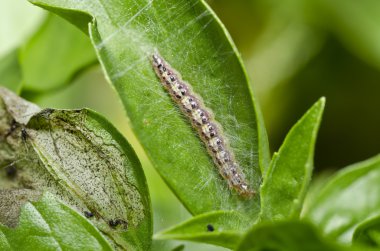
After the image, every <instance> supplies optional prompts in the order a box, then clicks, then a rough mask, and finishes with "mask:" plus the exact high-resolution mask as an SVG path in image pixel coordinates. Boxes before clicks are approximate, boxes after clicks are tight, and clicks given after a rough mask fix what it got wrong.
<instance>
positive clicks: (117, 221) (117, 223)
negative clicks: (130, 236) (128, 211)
mask: <svg viewBox="0 0 380 251" xmlns="http://www.w3.org/2000/svg"><path fill="white" fill-rule="evenodd" d="M119 224H120V222H119V220H109V221H108V225H110V226H111V227H116V226H117V225H119Z"/></svg>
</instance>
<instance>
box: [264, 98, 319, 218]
mask: <svg viewBox="0 0 380 251" xmlns="http://www.w3.org/2000/svg"><path fill="white" fill-rule="evenodd" d="M324 106H325V99H324V98H321V99H320V100H319V101H318V102H317V103H315V104H314V105H313V107H311V108H310V109H309V110H308V111H307V112H306V114H305V115H304V116H303V117H302V118H301V119H300V120H299V121H298V122H297V123H296V124H295V125H294V126H293V128H292V129H291V130H290V132H289V133H288V135H287V136H286V138H285V140H284V143H283V144H282V146H281V148H280V150H279V152H278V153H276V154H275V155H274V156H273V160H272V162H271V165H270V167H269V169H268V172H267V174H266V177H265V179H264V183H263V185H262V188H261V214H260V219H261V220H263V221H271V220H280V219H287V218H298V217H299V214H300V211H301V207H302V204H303V200H304V197H305V194H306V190H307V188H308V185H309V182H310V179H311V174H312V170H313V158H314V146H315V141H316V138H317V132H318V128H319V125H320V122H321V118H322V112H323V109H324Z"/></svg>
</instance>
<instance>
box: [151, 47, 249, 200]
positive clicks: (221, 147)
mask: <svg viewBox="0 0 380 251" xmlns="http://www.w3.org/2000/svg"><path fill="white" fill-rule="evenodd" d="M152 65H153V68H154V70H155V72H156V74H157V76H158V77H159V78H160V80H161V84H162V85H163V86H164V88H165V89H166V90H167V91H168V92H169V94H170V96H171V97H172V99H173V101H174V102H175V103H176V104H177V105H178V106H179V107H180V108H181V111H182V112H183V113H184V114H185V115H186V116H187V117H188V118H189V119H190V120H191V124H192V126H193V128H194V129H195V130H196V131H197V132H198V135H199V137H200V139H201V140H202V141H203V143H204V144H205V146H206V148H207V150H208V152H209V154H210V156H211V157H212V159H213V161H214V163H215V165H216V166H217V167H218V170H219V173H220V175H221V176H222V177H223V178H224V179H225V180H226V181H227V183H228V185H229V187H230V188H231V189H233V190H235V191H236V192H237V193H238V194H239V195H241V196H243V197H248V198H250V197H252V195H254V194H255V191H253V190H252V189H251V188H250V187H249V186H248V182H247V181H246V178H245V176H244V173H243V172H242V170H241V169H240V166H239V164H238V163H237V161H236V160H235V159H234V154H233V152H232V150H231V149H230V147H229V146H228V144H227V139H226V137H225V136H224V134H223V130H222V128H221V126H220V124H219V123H218V122H217V121H215V119H214V117H213V114H212V113H211V111H210V109H208V108H207V107H205V105H204V103H203V101H202V98H201V97H200V96H199V95H197V94H196V93H194V92H193V91H192V88H191V85H189V84H188V83H186V82H184V81H183V80H182V79H181V77H180V75H179V74H178V73H177V71H176V70H175V69H173V68H172V67H171V66H170V65H169V64H168V63H167V62H166V61H165V60H164V59H163V58H162V57H161V56H160V55H158V54H153V56H152Z"/></svg>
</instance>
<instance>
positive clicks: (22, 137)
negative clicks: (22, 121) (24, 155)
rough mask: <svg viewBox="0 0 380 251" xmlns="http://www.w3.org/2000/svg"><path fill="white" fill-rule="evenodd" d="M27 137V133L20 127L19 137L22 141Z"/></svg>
mask: <svg viewBox="0 0 380 251" xmlns="http://www.w3.org/2000/svg"><path fill="white" fill-rule="evenodd" d="M27 138H28V133H27V132H26V129H25V128H22V129H21V139H22V141H24V142H25V141H26V139H27Z"/></svg>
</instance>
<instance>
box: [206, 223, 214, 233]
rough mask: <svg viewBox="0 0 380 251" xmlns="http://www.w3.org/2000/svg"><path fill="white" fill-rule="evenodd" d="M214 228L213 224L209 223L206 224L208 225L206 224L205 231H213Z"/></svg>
mask: <svg viewBox="0 0 380 251" xmlns="http://www.w3.org/2000/svg"><path fill="white" fill-rule="evenodd" d="M214 230H215V229H214V226H213V225H211V224H208V225H207V231H208V232H214Z"/></svg>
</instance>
